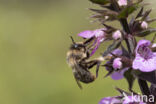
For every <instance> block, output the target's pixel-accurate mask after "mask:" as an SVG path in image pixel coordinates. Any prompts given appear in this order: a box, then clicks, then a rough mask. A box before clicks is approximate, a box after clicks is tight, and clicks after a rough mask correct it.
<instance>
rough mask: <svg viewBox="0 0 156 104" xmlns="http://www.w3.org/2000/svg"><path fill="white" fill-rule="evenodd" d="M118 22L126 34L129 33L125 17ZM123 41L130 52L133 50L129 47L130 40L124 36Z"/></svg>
mask: <svg viewBox="0 0 156 104" xmlns="http://www.w3.org/2000/svg"><path fill="white" fill-rule="evenodd" d="M120 24H121V25H122V28H123V30H124V31H125V32H126V33H127V35H128V34H130V33H131V32H130V29H129V26H128V23H127V20H126V19H120ZM125 37H128V36H125ZM125 42H126V45H127V48H128V51H129V53H130V54H131V53H132V52H133V50H132V49H131V48H130V47H131V46H130V44H131V42H132V41H131V40H129V39H127V38H125Z"/></svg>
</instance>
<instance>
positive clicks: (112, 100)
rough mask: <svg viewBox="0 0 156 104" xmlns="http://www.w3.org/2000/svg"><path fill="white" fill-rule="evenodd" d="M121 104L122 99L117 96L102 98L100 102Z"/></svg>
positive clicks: (102, 103) (103, 103) (100, 103)
mask: <svg viewBox="0 0 156 104" xmlns="http://www.w3.org/2000/svg"><path fill="white" fill-rule="evenodd" d="M118 103H119V104H120V103H121V100H120V99H118V98H117V97H105V98H103V99H101V100H100V102H99V104H118Z"/></svg>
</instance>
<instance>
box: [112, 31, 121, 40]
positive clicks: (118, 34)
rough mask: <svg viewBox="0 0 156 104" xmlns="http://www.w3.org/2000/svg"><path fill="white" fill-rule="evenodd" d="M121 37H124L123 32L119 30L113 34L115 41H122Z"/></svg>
mask: <svg viewBox="0 0 156 104" xmlns="http://www.w3.org/2000/svg"><path fill="white" fill-rule="evenodd" d="M121 36H122V34H121V32H120V31H119V30H117V31H115V32H114V33H113V36H112V37H113V39H115V40H117V39H120V38H121Z"/></svg>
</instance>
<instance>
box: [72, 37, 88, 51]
mask: <svg viewBox="0 0 156 104" xmlns="http://www.w3.org/2000/svg"><path fill="white" fill-rule="evenodd" d="M70 38H71V40H72V43H73V44H72V45H71V47H70V48H71V49H75V50H80V51H85V50H86V47H85V45H84V44H83V42H78V43H77V42H75V41H74V39H73V37H70Z"/></svg>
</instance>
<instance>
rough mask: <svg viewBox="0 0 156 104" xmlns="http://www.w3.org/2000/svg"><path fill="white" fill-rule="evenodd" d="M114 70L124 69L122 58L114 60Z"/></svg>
mask: <svg viewBox="0 0 156 104" xmlns="http://www.w3.org/2000/svg"><path fill="white" fill-rule="evenodd" d="M113 68H114V69H121V68H122V62H121V58H116V59H114V60H113Z"/></svg>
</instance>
